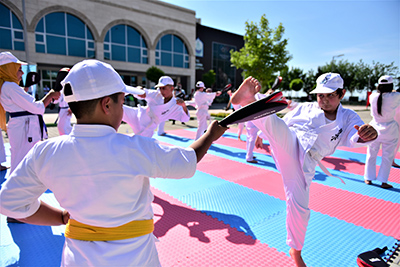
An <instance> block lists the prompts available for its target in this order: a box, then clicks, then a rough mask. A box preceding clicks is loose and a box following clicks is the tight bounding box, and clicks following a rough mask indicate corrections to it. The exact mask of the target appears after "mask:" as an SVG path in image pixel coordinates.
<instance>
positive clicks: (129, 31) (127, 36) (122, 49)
mask: <svg viewBox="0 0 400 267" xmlns="http://www.w3.org/2000/svg"><path fill="white" fill-rule="evenodd" d="M104 59H110V60H118V61H126V62H135V63H142V64H147V63H148V55H147V45H146V42H145V41H144V39H143V36H142V35H141V34H140V33H139V32H138V31H137V30H135V29H134V28H132V27H131V26H128V25H122V24H120V25H115V26H114V27H112V28H111V29H110V30H109V31H108V32H107V34H106V37H105V38H104Z"/></svg>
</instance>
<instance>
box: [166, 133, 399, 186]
mask: <svg viewBox="0 0 400 267" xmlns="http://www.w3.org/2000/svg"><path fill="white" fill-rule="evenodd" d="M229 130H231V129H229ZM229 130H228V131H229ZM173 133H174V134H176V135H178V136H181V137H184V138H194V137H195V133H194V132H192V131H187V130H184V129H179V130H174V132H173ZM214 143H215V144H219V145H224V146H229V147H234V148H239V149H244V150H246V142H243V141H239V140H237V139H233V140H232V138H225V137H221V138H220V139H218V140H217V141H216V142H214ZM340 149H341V150H345V151H352V152H357V153H363V152H362V151H364V153H366V148H365V147H364V150H361V149H360V148H346V147H340ZM254 152H257V153H262V154H266V155H271V150H270V148H269V145H267V144H264V146H263V148H262V149H258V148H255V149H254ZM379 153H381V152H379ZM398 154H399V155H400V153H398ZM322 163H323V164H324V166H325V167H327V168H328V169H333V170H339V171H344V172H350V173H354V174H358V175H364V167H365V164H364V163H360V162H357V161H352V160H347V159H342V158H336V157H325V158H324V159H323V160H322ZM378 171H379V166H377V172H378ZM389 181H390V182H395V183H400V169H398V168H392V169H391V171H390V176H389Z"/></svg>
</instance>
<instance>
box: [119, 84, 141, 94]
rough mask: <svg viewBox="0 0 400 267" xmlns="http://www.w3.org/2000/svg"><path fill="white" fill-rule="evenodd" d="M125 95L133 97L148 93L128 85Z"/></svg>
mask: <svg viewBox="0 0 400 267" xmlns="http://www.w3.org/2000/svg"><path fill="white" fill-rule="evenodd" d="M123 92H124V93H125V94H132V95H143V94H144V93H146V92H145V91H144V90H143V89H139V88H137V87H133V86H129V85H127V86H126V87H125V90H124V91H123Z"/></svg>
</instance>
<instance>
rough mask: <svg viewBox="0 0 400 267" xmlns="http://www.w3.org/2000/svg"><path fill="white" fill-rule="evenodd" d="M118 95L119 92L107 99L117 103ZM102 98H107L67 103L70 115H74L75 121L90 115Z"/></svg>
mask: <svg viewBox="0 0 400 267" xmlns="http://www.w3.org/2000/svg"><path fill="white" fill-rule="evenodd" d="M120 93H121V92H118V93H115V94H112V95H109V96H108V97H110V98H111V99H112V101H113V102H114V103H117V102H118V96H119V94H120ZM104 97H107V96H103V97H100V98H96V99H90V100H85V101H78V102H70V103H68V105H69V108H70V109H71V111H72V113H74V115H75V117H76V118H77V119H80V118H82V117H83V116H85V115H90V114H92V113H93V112H94V110H95V109H96V106H97V104H98V103H99V102H100V100H101V99H103V98H104Z"/></svg>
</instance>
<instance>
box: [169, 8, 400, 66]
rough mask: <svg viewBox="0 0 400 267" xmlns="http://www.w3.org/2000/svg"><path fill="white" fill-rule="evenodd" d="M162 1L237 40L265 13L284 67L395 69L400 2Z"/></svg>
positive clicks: (399, 48)
mask: <svg viewBox="0 0 400 267" xmlns="http://www.w3.org/2000/svg"><path fill="white" fill-rule="evenodd" d="M162 1H163V2H167V3H170V4H174V5H177V6H180V7H184V8H187V9H191V10H194V11H195V12H196V18H200V19H201V24H202V25H204V26H208V27H211V28H216V29H219V30H223V31H227V32H231V33H236V34H240V35H244V34H245V23H246V21H247V22H253V23H257V24H259V22H260V19H261V16H262V15H264V14H265V15H266V18H267V19H268V21H269V25H270V27H271V28H276V27H278V26H279V23H282V25H283V27H284V28H285V34H284V36H283V37H284V38H286V39H288V45H287V50H288V51H289V53H290V54H291V55H292V59H291V60H290V61H289V62H288V65H289V66H290V67H296V68H300V69H302V70H303V71H304V72H307V71H308V70H310V69H313V70H314V72H315V71H316V70H317V68H318V66H323V65H326V64H328V63H330V62H331V61H332V60H333V59H334V60H335V61H338V60H347V61H348V62H350V63H357V62H359V61H360V60H362V61H363V62H364V63H367V64H368V65H370V66H372V65H373V62H379V63H383V64H390V63H392V62H394V64H395V66H397V67H399V69H400V0H375V1H372V0H363V1H361V0H353V1H344V0H337V1H325V0H319V1H316V0H310V1H294V0H292V1H289V0H280V1H269V0H264V1H262V0H259V1H245V0H241V1H240V0H212V1H211V0H202V1H200V0H162ZM342 54H343V56H340V57H337V56H338V55H342Z"/></svg>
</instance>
